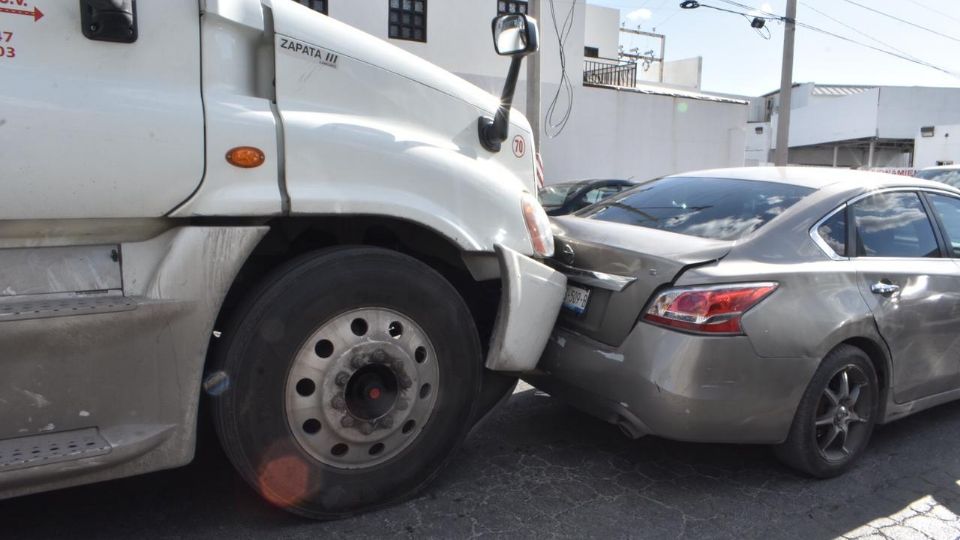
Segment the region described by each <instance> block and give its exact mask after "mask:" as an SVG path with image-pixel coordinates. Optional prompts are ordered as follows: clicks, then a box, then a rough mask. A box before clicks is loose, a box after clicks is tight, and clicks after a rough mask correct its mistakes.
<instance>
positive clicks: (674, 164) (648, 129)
mask: <svg viewBox="0 0 960 540" xmlns="http://www.w3.org/2000/svg"><path fill="white" fill-rule="evenodd" d="M746 119H747V106H746V105H745V104H744V105H741V104H732V103H722V102H713V101H703V100H696V99H688V98H680V97H671V96H663V95H653V94H641V93H636V92H630V91H626V90H623V91H617V90H610V89H605V88H589V87H586V88H585V87H581V88H578V89H577V91H576V95H575V101H574V110H573V115H572V116H571V118H570V123H569V124H568V125H567V127H566V129H565V130H564V132H563V133H561V134H560V135H559V136H558V137H556V138H552V139H551V138H548V137H544V138H543V139H542V145H541V146H542V149H541V152H542V154H543V160H544V169H545V174H546V177H547V182H548V183H554V182H560V181H564V180H571V179H579V178H631V177H632V178H635V179H638V180H643V179H650V178H655V177H658V176H663V175H667V174H673V173H678V172H683V171H691V170H697V169H708V168H714V167H737V166H742V165H743V162H744V161H743V160H744V154H743V149H744V140H745V136H746V133H745V130H744V128H745V126H746ZM611 126H613V127H615V129H610V128H611Z"/></svg>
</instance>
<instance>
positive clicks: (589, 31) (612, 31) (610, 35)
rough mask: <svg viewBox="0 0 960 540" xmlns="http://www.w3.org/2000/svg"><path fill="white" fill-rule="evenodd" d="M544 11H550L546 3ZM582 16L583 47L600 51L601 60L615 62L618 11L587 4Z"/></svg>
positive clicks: (617, 52)
mask: <svg viewBox="0 0 960 540" xmlns="http://www.w3.org/2000/svg"><path fill="white" fill-rule="evenodd" d="M544 9H545V10H549V9H550V8H549V4H548V3H546V2H544ZM584 15H585V21H584V22H585V26H584V39H583V45H584V46H585V47H596V48H598V49H600V57H601V58H612V59H614V60H616V59H617V58H618V57H619V54H620V10H619V9H612V8H607V7H602V6H595V5H593V4H587V6H586V11H585V14H584ZM541 18H543V17H541ZM545 20H546V19H545Z"/></svg>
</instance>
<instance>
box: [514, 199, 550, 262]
mask: <svg viewBox="0 0 960 540" xmlns="http://www.w3.org/2000/svg"><path fill="white" fill-rule="evenodd" d="M520 206H521V208H522V210H523V222H524V223H525V224H526V225H527V232H528V233H530V243H531V244H533V251H534V252H535V253H536V254H537V255H539V256H541V257H553V231H551V230H550V218H548V217H547V213H546V212H544V210H543V207H542V206H540V201H538V200H537V199H536V198H535V197H534V196H533V195H530V194H529V193H524V194H523V197H522V198H521V199H520Z"/></svg>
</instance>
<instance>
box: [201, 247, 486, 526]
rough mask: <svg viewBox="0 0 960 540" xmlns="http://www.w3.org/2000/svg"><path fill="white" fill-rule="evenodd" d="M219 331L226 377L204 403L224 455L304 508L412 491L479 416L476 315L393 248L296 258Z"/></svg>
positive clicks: (352, 509)
mask: <svg viewBox="0 0 960 540" xmlns="http://www.w3.org/2000/svg"><path fill="white" fill-rule="evenodd" d="M222 339H224V340H225V343H223V344H222V346H219V347H218V348H217V358H216V366H217V367H216V368H215V369H218V370H219V372H218V373H217V375H218V376H219V378H220V379H221V380H224V381H226V384H225V385H223V386H224V388H225V389H224V390H223V391H221V392H219V394H218V395H216V396H214V397H213V399H212V400H211V401H212V412H213V417H214V423H215V426H216V429H217V433H218V435H219V438H220V441H221V443H222V445H223V447H224V450H225V452H226V453H227V455H228V457H229V458H230V460H231V461H232V462H233V464H234V466H235V467H236V469H237V470H238V471H239V473H240V474H241V476H242V477H243V478H244V479H245V480H246V481H247V482H248V483H249V484H250V485H251V486H253V488H254V489H255V490H256V491H258V492H259V493H260V494H261V495H262V496H263V497H264V498H266V499H267V500H268V501H270V502H272V503H273V504H275V505H277V506H280V507H282V508H284V509H286V510H288V511H291V512H293V513H296V514H299V515H302V516H306V517H310V518H316V519H332V518H339V517H344V516H348V515H351V514H354V513H358V512H363V511H367V510H371V509H375V508H378V507H383V506H386V505H390V504H393V503H396V502H399V501H402V500H404V499H405V498H408V497H410V496H411V495H413V494H414V493H416V492H417V491H418V490H419V489H420V488H422V487H423V486H424V485H425V484H426V483H427V482H429V481H430V480H431V479H432V478H433V477H434V476H436V474H437V473H438V472H439V471H440V470H441V468H442V466H443V465H444V464H445V463H446V462H447V461H448V460H449V458H450V457H451V455H452V454H453V452H454V451H455V449H456V448H457V447H458V445H459V444H460V443H461V442H462V441H463V439H464V437H465V435H466V433H467V432H468V430H469V428H470V427H471V421H472V420H473V419H474V418H475V414H476V410H475V409H476V403H477V395H478V393H479V389H480V381H481V369H482V359H481V348H480V342H479V338H478V335H477V330H476V328H475V326H474V322H473V319H472V318H471V316H470V312H469V310H468V309H467V306H466V304H465V303H464V301H463V300H462V298H461V297H460V295H459V294H458V293H457V291H456V290H455V289H454V288H453V287H452V286H451V285H450V283H449V282H447V281H446V280H445V279H444V278H443V277H442V276H440V274H438V273H437V272H435V271H434V270H433V269H431V268H430V267H429V266H427V265H425V264H423V263H421V262H419V261H417V260H416V259H413V258H410V257H407V256H405V255H402V254H399V253H396V252H392V251H388V250H384V249H378V248H367V247H357V248H347V249H344V248H338V249H334V250H327V251H321V252H317V253H313V254H309V255H306V256H303V257H300V258H298V259H296V260H294V261H292V262H290V263H288V264H286V265H284V266H283V267H282V268H280V269H278V270H277V271H275V272H274V273H273V274H272V275H271V276H270V277H268V278H267V279H266V280H265V282H264V283H263V285H261V286H260V287H259V289H258V290H257V291H255V292H254V293H253V294H251V295H250V298H248V299H247V301H246V302H245V303H244V305H243V306H242V307H241V308H240V309H239V310H238V312H237V313H236V314H235V315H234V316H233V317H232V322H231V324H229V325H228V326H227V327H226V330H225V331H224V334H223V337H222ZM388 420H389V421H388Z"/></svg>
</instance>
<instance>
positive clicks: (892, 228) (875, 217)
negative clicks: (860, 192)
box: [853, 192, 940, 257]
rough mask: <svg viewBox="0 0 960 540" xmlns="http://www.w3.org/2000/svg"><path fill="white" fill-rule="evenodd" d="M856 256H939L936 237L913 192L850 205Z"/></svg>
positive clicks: (870, 198) (880, 194) (879, 196)
mask: <svg viewBox="0 0 960 540" xmlns="http://www.w3.org/2000/svg"><path fill="white" fill-rule="evenodd" d="M853 219H854V223H855V226H856V228H857V248H856V254H857V256H858V257H939V256H940V248H939V246H938V245H937V238H936V236H935V235H934V232H933V226H932V225H931V224H930V218H929V217H928V216H927V213H926V211H925V210H924V208H923V204H922V203H921V202H920V197H919V195H917V194H916V193H913V192H890V193H878V194H876V195H871V196H869V197H866V198H864V199H861V200H859V201H857V202H856V203H854V204H853Z"/></svg>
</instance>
